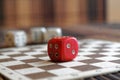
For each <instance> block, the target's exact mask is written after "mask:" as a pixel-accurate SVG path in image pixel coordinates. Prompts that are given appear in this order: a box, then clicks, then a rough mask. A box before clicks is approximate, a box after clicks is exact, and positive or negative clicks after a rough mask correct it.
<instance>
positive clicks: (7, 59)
mask: <svg viewBox="0 0 120 80" xmlns="http://www.w3.org/2000/svg"><path fill="white" fill-rule="evenodd" d="M14 60H15V59H12V58H6V59H0V62H8V61H14Z"/></svg>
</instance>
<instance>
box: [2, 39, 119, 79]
mask: <svg viewBox="0 0 120 80" xmlns="http://www.w3.org/2000/svg"><path fill="white" fill-rule="evenodd" d="M79 46H80V48H79V53H78V56H77V57H76V58H75V59H74V60H73V61H69V62H61V63H60V62H59V63H55V62H51V61H50V59H49V57H48V55H47V44H41V45H32V46H26V47H21V48H7V49H1V50H0V73H1V74H2V75H3V76H5V77H7V78H8V79H14V80H34V79H40V80H41V79H43V80H59V79H77V78H79V79H83V78H86V77H90V76H95V75H100V74H106V73H112V72H117V71H120V43H118V42H110V41H104V40H94V39H85V40H80V41H79Z"/></svg>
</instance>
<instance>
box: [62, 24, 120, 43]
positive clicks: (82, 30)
mask: <svg viewBox="0 0 120 80" xmlns="http://www.w3.org/2000/svg"><path fill="white" fill-rule="evenodd" d="M62 29H63V31H64V32H66V33H70V34H76V35H80V36H79V37H83V38H95V39H104V40H110V41H118V42H120V25H117V27H116V25H113V24H111V25H110V24H109V25H101V24H96V25H79V26H68V27H62Z"/></svg>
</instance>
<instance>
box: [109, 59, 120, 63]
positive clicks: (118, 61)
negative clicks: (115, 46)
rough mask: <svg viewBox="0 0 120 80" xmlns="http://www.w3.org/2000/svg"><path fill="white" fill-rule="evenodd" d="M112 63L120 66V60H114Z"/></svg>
mask: <svg viewBox="0 0 120 80" xmlns="http://www.w3.org/2000/svg"><path fill="white" fill-rule="evenodd" d="M110 62H114V63H118V64H120V59H119V60H113V61H110Z"/></svg>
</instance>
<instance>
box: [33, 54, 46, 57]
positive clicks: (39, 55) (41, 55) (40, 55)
mask: <svg viewBox="0 0 120 80" xmlns="http://www.w3.org/2000/svg"><path fill="white" fill-rule="evenodd" d="M32 56H34V57H45V56H47V54H37V55H32Z"/></svg>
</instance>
